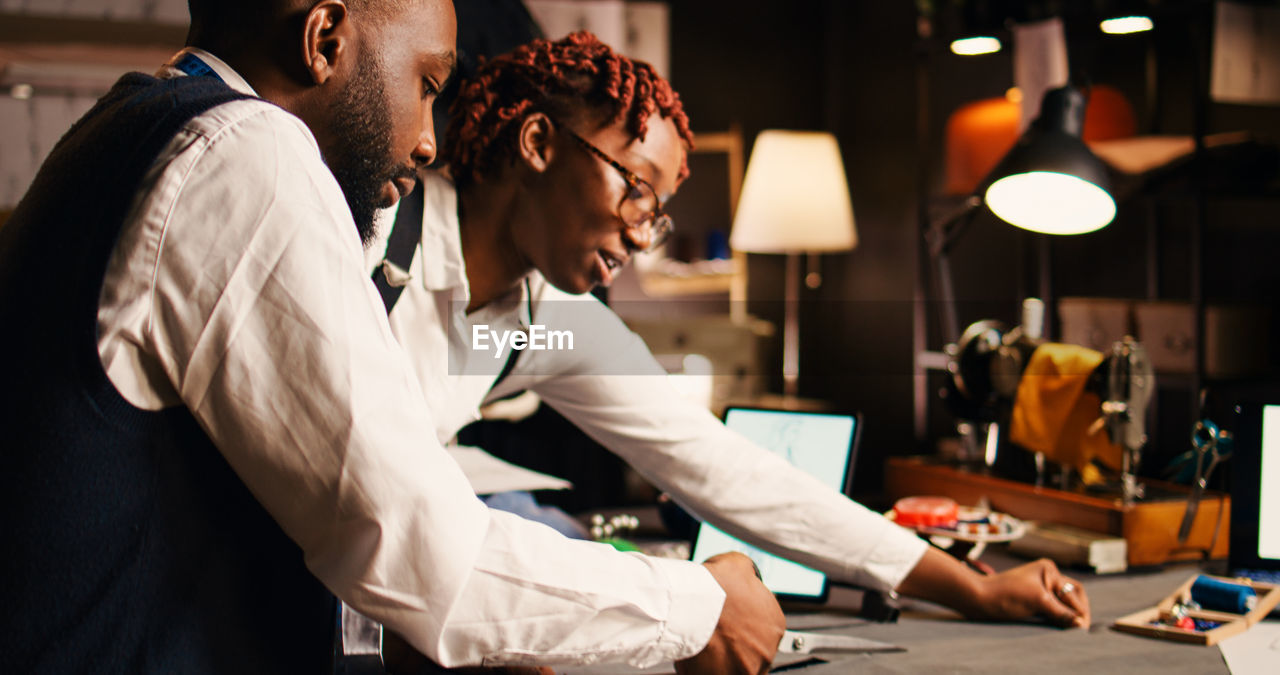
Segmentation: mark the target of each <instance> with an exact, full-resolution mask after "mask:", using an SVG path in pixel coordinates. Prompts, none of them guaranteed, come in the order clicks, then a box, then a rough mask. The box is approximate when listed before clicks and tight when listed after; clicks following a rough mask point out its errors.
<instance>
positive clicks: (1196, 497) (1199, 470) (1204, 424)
mask: <svg viewBox="0 0 1280 675" xmlns="http://www.w3.org/2000/svg"><path fill="white" fill-rule="evenodd" d="M1224 447H1225V448H1226V450H1227V452H1223V448H1224ZM1191 448H1192V451H1193V452H1194V453H1195V458H1196V473H1195V477H1194V478H1193V479H1192V483H1191V494H1190V496H1188V497H1187V511H1186V513H1184V514H1183V516H1182V526H1181V527H1179V528H1178V543H1179V544H1185V543H1186V542H1187V535H1189V534H1191V524H1192V523H1193V522H1195V519H1196V511H1197V510H1199V508H1200V498H1201V497H1202V496H1203V495H1204V488H1205V486H1206V485H1208V484H1209V476H1210V475H1212V474H1213V469H1214V468H1215V467H1216V466H1218V463H1219V462H1221V461H1222V460H1224V459H1227V458H1229V457H1230V456H1231V452H1230V448H1231V432H1228V431H1222V430H1221V429H1219V428H1218V425H1216V424H1214V423H1213V422H1212V421H1210V420H1208V419H1202V420H1200V421H1198V422H1196V424H1195V427H1193V428H1192V430H1191ZM1206 458H1207V459H1208V462H1207V463H1206V461H1205V460H1206Z"/></svg>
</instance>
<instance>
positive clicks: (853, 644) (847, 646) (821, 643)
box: [778, 630, 907, 654]
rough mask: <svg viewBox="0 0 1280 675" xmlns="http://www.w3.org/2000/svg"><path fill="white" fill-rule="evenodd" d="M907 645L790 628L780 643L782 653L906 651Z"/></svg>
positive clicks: (779, 650) (779, 648)
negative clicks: (902, 645)
mask: <svg viewBox="0 0 1280 675" xmlns="http://www.w3.org/2000/svg"><path fill="white" fill-rule="evenodd" d="M905 651H907V650H906V648H905V647H899V646H898V645H894V644H889V643H888V642H877V641H875V640H868V639H866V638H860V637H853V636H852V635H828V634H826V633H808V632H803V631H794V630H789V631H787V632H785V633H783V634H782V641H781V642H779V643H778V652H779V653H781V654H811V653H813V652H843V653H845V654H863V653H872V652H905Z"/></svg>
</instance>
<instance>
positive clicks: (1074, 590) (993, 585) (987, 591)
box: [898, 547, 1090, 628]
mask: <svg viewBox="0 0 1280 675" xmlns="http://www.w3.org/2000/svg"><path fill="white" fill-rule="evenodd" d="M898 592H899V593H902V594H903V595H910V596H912V597H917V598H923V599H925V600H930V601H932V602H936V603H939V604H943V605H946V606H947V607H950V608H952V609H954V610H956V611H958V612H960V613H961V614H964V615H965V616H967V617H969V618H972V619H987V620H994V621H1027V620H1030V619H1033V618H1036V617H1044V618H1046V619H1048V620H1049V621H1051V622H1053V623H1055V624H1058V625H1060V626H1076V627H1079V628H1087V627H1088V626H1089V618H1090V615H1089V596H1088V595H1086V594H1085V592H1084V587H1083V586H1081V585H1080V582H1079V581H1076V580H1074V579H1071V578H1070V577H1067V576H1064V575H1063V574H1062V572H1060V571H1058V566H1057V565H1054V564H1053V561H1051V560H1046V559H1043V558H1042V559H1040V560H1036V561H1034V562H1029V563H1027V564H1025V565H1022V566H1020V567H1015V568H1013V569H1011V570H1006V571H1004V572H1000V573H998V574H989V575H981V574H978V573H977V572H974V571H973V570H971V569H969V568H968V567H965V565H964V563H961V562H960V561H958V560H956V559H955V558H952V557H951V556H949V555H947V554H946V553H944V552H942V551H939V550H938V549H936V548H932V547H930V548H929V549H928V550H926V551H925V554H924V557H923V558H921V559H920V562H918V563H916V566H915V568H914V569H912V570H911V573H910V574H908V575H907V578H906V579H903V581H902V583H901V584H900V585H899V586H898Z"/></svg>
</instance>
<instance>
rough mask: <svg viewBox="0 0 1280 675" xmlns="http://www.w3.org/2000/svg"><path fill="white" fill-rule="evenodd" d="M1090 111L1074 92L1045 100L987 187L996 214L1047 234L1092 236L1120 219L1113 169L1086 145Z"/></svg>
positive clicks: (1062, 92) (1061, 90)
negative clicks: (1112, 189)
mask: <svg viewBox="0 0 1280 675" xmlns="http://www.w3.org/2000/svg"><path fill="white" fill-rule="evenodd" d="M1084 110H1085V97H1084V95H1083V94H1081V93H1080V91H1079V90H1077V89H1075V88H1074V87H1071V86H1066V87H1061V88H1058V89H1052V90H1050V91H1049V92H1047V93H1046V94H1045V97H1044V101H1043V102H1042V103H1041V105H1040V116H1039V117H1037V118H1036V120H1035V121H1034V122H1032V123H1031V127H1030V128H1029V129H1027V131H1026V133H1024V134H1023V135H1022V137H1021V138H1019V139H1018V141H1017V143H1015V144H1014V146H1013V148H1012V149H1011V150H1010V151H1009V153H1008V154H1006V155H1005V157H1004V159H1002V160H1001V161H1000V163H999V164H997V165H996V168H995V169H994V170H992V172H991V173H990V174H989V175H988V177H987V179H986V180H984V181H983V183H982V188H980V190H981V191H982V192H983V195H984V196H983V199H984V201H985V202H986V204H987V207H988V208H989V209H991V212H992V213H994V214H996V215H997V216H999V217H1000V218H1001V219H1002V220H1004V221H1006V222H1008V223H1010V224H1012V225H1016V226H1018V227H1021V228H1024V229H1027V230H1031V231H1034V232H1043V233H1046V234H1082V233H1085V232H1092V231H1094V230H1097V229H1100V228H1102V227H1105V226H1107V225H1108V224H1109V223H1110V222H1111V221H1112V220H1113V219H1114V218H1115V213H1116V205H1115V200H1114V199H1112V198H1111V194H1110V192H1109V189H1110V181H1109V179H1108V177H1107V168H1106V167H1105V166H1104V165H1103V164H1102V161H1101V160H1099V159H1098V158H1097V157H1096V156H1095V155H1094V154H1093V153H1092V152H1090V150H1089V148H1088V146H1086V145H1085V144H1084V141H1083V140H1081V139H1080V132H1081V130H1082V129H1083V127H1084Z"/></svg>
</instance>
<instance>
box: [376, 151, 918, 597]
mask: <svg viewBox="0 0 1280 675" xmlns="http://www.w3.org/2000/svg"><path fill="white" fill-rule="evenodd" d="M423 186H424V190H425V194H424V207H423V225H422V244H421V246H420V247H419V249H418V250H417V251H416V252H415V255H414V258H413V262H412V263H411V265H410V269H409V273H410V274H411V276H412V279H411V280H410V281H409V282H408V283H407V284H406V285H405V287H404V291H403V293H402V294H401V296H400V298H399V300H398V302H397V303H396V305H395V307H394V308H393V309H392V311H391V329H392V332H393V333H395V335H396V338H397V339H398V340H399V341H400V343H401V344H402V345H403V346H404V348H405V351H406V352H407V354H408V356H409V360H410V361H411V362H412V363H413V367H414V370H415V371H416V373H417V376H418V381H419V382H422V383H423V389H424V392H425V394H426V396H427V400H428V404H429V407H430V408H431V411H432V413H433V415H434V420H435V424H436V437H437V438H438V439H440V440H441V442H448V440H450V439H452V438H453V437H454V435H455V434H456V433H457V431H458V430H459V429H460V428H462V427H463V426H465V425H466V424H468V423H470V422H472V421H473V420H475V419H478V418H479V412H478V411H479V408H480V406H481V404H482V403H483V402H484V401H485V400H486V397H487V398H489V399H494V398H500V397H502V396H506V395H508V394H511V393H514V392H516V391H520V390H522V389H528V390H531V391H533V392H535V393H537V394H538V395H539V396H540V397H541V398H542V399H543V400H544V401H546V402H547V403H548V404H549V405H551V406H552V407H553V408H555V409H556V410H557V411H559V412H560V413H561V414H563V415H564V416H565V417H567V418H568V419H569V420H570V421H572V422H573V423H574V424H576V425H577V426H578V427H580V428H581V429H582V430H583V431H585V432H586V433H587V434H589V435H590V436H591V437H593V438H594V439H596V440H597V441H598V442H599V443H600V444H601V445H603V446H605V447H606V448H608V449H610V450H611V451H613V452H615V453H617V454H618V455H619V456H621V457H622V458H623V459H625V460H626V461H627V462H628V463H629V464H631V466H633V467H635V468H636V469H637V470H638V471H639V472H640V473H641V474H643V475H644V476H645V478H647V479H648V480H649V481H651V482H652V483H653V484H654V485H656V486H658V487H659V488H660V489H662V490H664V491H666V492H668V493H670V494H671V495H672V496H674V497H675V498H676V499H677V501H679V502H680V503H681V504H682V505H683V506H684V507H685V508H687V509H689V510H690V511H691V512H693V513H694V514H695V515H696V516H698V517H699V518H700V519H703V520H708V521H710V522H712V523H714V524H716V525H717V526H719V527H720V528H721V529H723V530H725V531H727V532H729V533H730V534H733V535H735V536H737V537H739V538H741V539H744V540H746V541H748V542H750V543H752V544H755V545H757V546H760V547H761V548H764V549H766V550H769V551H772V552H774V553H778V554H780V555H783V556H784V557H786V558H788V559H791V560H795V561H797V562H799V563H801V564H804V565H808V566H810V567H813V568H816V569H819V570H822V571H824V572H827V573H828V574H829V575H831V576H832V578H834V579H837V580H841V581H847V582H851V583H856V584H858V585H861V586H864V587H868V588H874V589H879V590H889V589H892V588H894V587H896V586H897V585H898V584H899V583H900V582H901V581H902V579H903V578H904V577H905V576H906V575H907V573H908V572H910V571H911V568H913V567H914V566H915V564H916V563H917V562H918V561H919V559H920V556H922V555H923V554H924V550H925V548H926V546H927V545H926V544H925V543H924V542H923V541H922V540H921V539H920V538H918V537H916V536H915V535H914V534H912V533H909V532H907V531H906V530H903V529H902V528H900V527H898V526H896V525H894V524H892V523H890V522H889V521H888V520H886V519H885V518H884V517H883V516H881V515H880V514H878V513H874V512H872V511H870V510H868V509H866V508H865V507H863V506H861V505H860V504H857V503H856V502H853V501H851V500H849V499H847V498H845V497H844V496H843V495H841V494H840V493H838V492H837V491H835V490H832V489H831V488H829V487H827V486H826V485H825V484H823V483H822V482H821V481H819V480H817V479H815V478H813V477H812V476H810V475H809V474H807V473H805V472H804V471H801V470H799V469H796V468H795V467H793V466H792V465H791V464H789V463H788V462H787V461H786V460H785V459H783V458H781V457H779V456H777V455H775V454H774V453H772V452H769V451H768V450H765V449H763V448H761V447H759V446H757V445H756V444H754V443H752V442H751V441H749V440H747V439H746V438H745V437H743V436H742V435H740V434H738V433H736V432H734V431H731V430H730V429H728V428H727V427H725V425H724V424H722V423H721V422H720V421H719V420H718V419H716V418H715V416H713V415H712V414H711V413H710V412H709V411H708V410H707V409H706V408H703V407H700V406H698V405H696V404H692V403H690V402H689V401H688V400H687V399H685V398H684V397H682V396H681V395H680V393H679V392H678V391H677V390H676V389H675V388H674V386H673V385H672V384H671V382H670V380H669V379H668V378H667V377H666V376H665V371H664V370H663V368H662V367H661V366H660V365H659V364H658V363H657V362H656V361H655V360H654V358H653V356H652V355H651V354H650V352H649V350H648V348H647V347H646V346H645V344H644V342H643V341H642V340H641V339H640V338H639V337H638V336H637V335H636V334H635V333H633V332H631V330H629V329H628V328H627V327H626V326H625V325H624V324H623V322H622V321H621V319H619V318H618V316H617V315H616V314H614V313H613V311H612V310H610V309H609V308H608V307H606V306H605V305H604V304H602V303H601V302H599V301H598V300H597V299H596V298H595V297H594V296H591V295H580V296H575V295H570V294H567V293H564V292H563V291H560V290H558V289H556V288H555V287H554V286H552V285H551V284H549V283H547V282H546V280H545V279H543V278H542V276H541V275H540V274H538V273H537V272H533V273H532V274H530V275H529V277H528V283H527V284H521V285H519V286H518V287H517V288H515V289H513V290H512V291H511V292H510V293H508V294H507V295H506V296H504V297H502V298H499V299H498V300H496V301H494V302H491V303H489V304H488V305H486V306H485V307H483V308H481V309H480V310H478V311H476V312H473V313H471V314H469V315H468V314H467V313H466V312H465V311H464V310H465V308H466V306H467V304H468V299H469V297H470V295H469V289H468V285H467V277H466V265H465V261H464V259H463V255H462V246H461V242H460V235H459V220H458V205H457V193H456V191H455V190H454V188H453V185H452V183H450V182H449V180H448V179H446V178H445V177H444V176H443V175H442V174H441V173H440V172H437V171H427V172H425V174H424V180H423ZM393 210H394V209H393ZM391 219H392V214H391V213H390V212H388V213H386V214H385V217H384V218H383V219H382V220H381V223H380V227H379V230H378V232H379V239H378V240H376V241H375V242H373V244H372V245H371V246H370V248H369V251H368V252H367V253H366V266H367V268H368V269H370V270H372V269H373V268H374V267H375V266H376V264H377V263H378V261H380V260H381V259H382V257H383V255H384V253H385V250H386V238H387V237H388V236H389V234H390V229H391ZM424 252H425V254H424ZM424 261H426V264H424ZM530 310H532V317H529V316H528V315H529V313H530ZM531 322H532V323H534V324H537V325H540V326H545V327H546V329H547V330H558V331H564V332H570V333H572V334H573V335H574V349H572V350H570V349H563V348H560V349H556V348H551V349H542V350H532V349H525V350H523V351H521V353H520V354H519V357H518V359H517V360H516V365H515V368H514V369H513V370H512V371H511V374H510V375H509V376H508V377H507V378H506V379H504V380H503V381H502V382H501V383H499V384H498V386H497V388H495V389H494V391H493V393H492V395H491V396H490V395H489V390H490V387H492V386H493V383H494V380H495V379H496V377H497V373H498V372H499V370H500V369H501V368H502V365H503V364H504V363H505V362H506V360H507V356H508V353H509V350H507V351H503V352H500V353H497V352H494V351H492V342H493V341H492V340H490V341H489V342H488V343H487V344H486V345H485V346H487V347H489V348H490V349H489V350H483V349H475V348H474V345H473V344H472V342H471V338H472V337H473V334H474V330H475V326H477V325H484V326H488V330H490V331H495V332H498V333H501V332H502V331H504V330H514V329H516V328H518V327H524V328H527V327H528V324H530V323H531ZM472 373H475V374H472Z"/></svg>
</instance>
